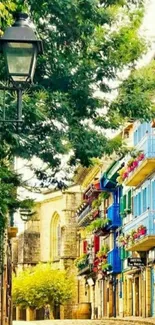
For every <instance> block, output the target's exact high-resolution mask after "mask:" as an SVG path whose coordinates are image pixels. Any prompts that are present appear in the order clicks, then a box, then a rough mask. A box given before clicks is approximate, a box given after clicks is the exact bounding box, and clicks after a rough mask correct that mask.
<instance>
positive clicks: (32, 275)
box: [13, 264, 75, 308]
mask: <svg viewBox="0 0 155 325" xmlns="http://www.w3.org/2000/svg"><path fill="white" fill-rule="evenodd" d="M74 287H75V283H74V278H73V275H72V274H70V275H69V276H68V271H62V270H57V271H55V270H54V269H52V268H51V265H50V264H38V265H37V266H36V267H33V268H30V269H29V268H28V269H26V270H25V271H23V272H21V273H19V275H18V276H17V277H16V276H14V278H13V303H14V304H15V305H16V306H18V305H20V306H22V307H31V308H41V307H44V305H45V304H47V303H48V304H50V306H51V307H52V306H54V304H56V305H60V304H64V303H65V302H66V301H68V300H70V299H71V298H72V297H73V294H74Z"/></svg>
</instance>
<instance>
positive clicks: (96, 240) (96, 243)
mask: <svg viewBox="0 0 155 325" xmlns="http://www.w3.org/2000/svg"><path fill="white" fill-rule="evenodd" d="M99 247H100V237H99V236H94V253H95V254H96V253H97V252H98V251H99Z"/></svg>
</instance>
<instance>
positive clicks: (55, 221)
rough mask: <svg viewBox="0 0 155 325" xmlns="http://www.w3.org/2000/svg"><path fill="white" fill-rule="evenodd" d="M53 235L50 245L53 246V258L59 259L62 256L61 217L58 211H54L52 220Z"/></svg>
mask: <svg viewBox="0 0 155 325" xmlns="http://www.w3.org/2000/svg"><path fill="white" fill-rule="evenodd" d="M50 230H51V236H50V246H51V260H52V261H54V260H57V259H58V258H60V248H61V246H60V244H61V227H60V217H59V215H58V213H54V215H53V217H52V220H51V229H50Z"/></svg>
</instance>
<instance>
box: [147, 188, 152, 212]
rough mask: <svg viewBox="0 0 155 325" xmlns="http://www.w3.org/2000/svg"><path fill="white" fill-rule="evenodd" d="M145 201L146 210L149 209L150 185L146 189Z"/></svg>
mask: <svg viewBox="0 0 155 325" xmlns="http://www.w3.org/2000/svg"><path fill="white" fill-rule="evenodd" d="M146 197H147V201H146V209H148V208H150V203H151V186H150V184H149V185H148V187H147V195H146Z"/></svg>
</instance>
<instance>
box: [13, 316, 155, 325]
mask: <svg viewBox="0 0 155 325" xmlns="http://www.w3.org/2000/svg"><path fill="white" fill-rule="evenodd" d="M25 323H26V324H25ZM139 324H141V325H144V324H145V325H146V324H155V318H154V319H152V318H145V319H142V318H124V319H115V320H111V319H103V320H86V319H83V320H77V319H75V320H71V319H69V320H67V319H65V320H41V321H31V322H25V321H14V322H13V325H139Z"/></svg>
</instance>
